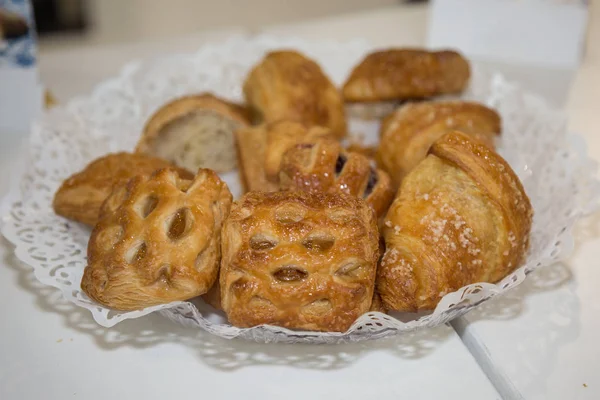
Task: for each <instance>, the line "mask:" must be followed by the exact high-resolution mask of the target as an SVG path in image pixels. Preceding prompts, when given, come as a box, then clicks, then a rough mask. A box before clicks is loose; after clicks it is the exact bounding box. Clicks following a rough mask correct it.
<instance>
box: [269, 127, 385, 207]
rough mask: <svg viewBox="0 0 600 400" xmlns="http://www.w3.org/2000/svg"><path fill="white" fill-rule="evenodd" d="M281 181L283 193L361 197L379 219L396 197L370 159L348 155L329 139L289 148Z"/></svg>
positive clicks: (283, 161)
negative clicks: (332, 193)
mask: <svg viewBox="0 0 600 400" xmlns="http://www.w3.org/2000/svg"><path fill="white" fill-rule="evenodd" d="M279 182H280V187H281V189H282V190H302V191H306V192H309V193H315V192H323V191H324V192H337V193H345V194H349V195H351V196H356V197H360V198H362V199H364V200H365V201H366V202H367V204H369V205H370V206H371V207H372V208H373V210H374V211H375V214H376V215H377V217H382V216H383V215H384V214H385V212H386V211H387V209H388V207H389V205H390V203H391V202H392V199H393V196H394V192H393V190H392V187H391V183H390V178H389V176H388V175H387V174H386V173H385V172H383V171H382V170H380V169H376V168H374V167H373V166H372V165H371V163H370V161H369V159H368V158H367V157H365V156H363V155H362V154H358V153H352V152H347V151H345V150H344V149H343V148H342V146H341V145H340V143H339V142H337V141H336V140H333V139H329V138H325V139H317V140H314V141H304V142H302V143H300V144H297V145H296V146H294V147H292V148H291V149H289V150H288V151H287V152H286V153H285V154H284V156H283V158H282V160H281V166H280V173H279Z"/></svg>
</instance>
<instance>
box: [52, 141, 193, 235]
mask: <svg viewBox="0 0 600 400" xmlns="http://www.w3.org/2000/svg"><path fill="white" fill-rule="evenodd" d="M167 167H171V168H174V169H175V170H177V171H178V172H179V173H180V174H181V175H182V176H183V177H186V178H187V179H191V178H192V177H193V176H194V174H192V173H191V172H189V171H187V170H184V169H182V168H178V167H174V166H173V165H172V164H171V163H169V162H168V161H166V160H163V159H161V158H157V157H151V156H148V155H144V154H131V153H124V152H122V153H113V154H107V155H105V156H103V157H100V158H98V159H96V160H94V161H92V162H91V163H90V164H88V165H87V166H86V167H85V168H84V169H83V170H82V171H80V172H78V173H76V174H74V175H72V176H70V177H69V178H67V179H66V180H65V181H64V182H63V183H62V185H61V186H60V188H59V189H58V191H57V192H56V194H55V195H54V201H53V203H52V206H53V208H54V212H56V213H57V214H58V215H62V216H63V217H66V218H69V219H73V220H75V221H79V222H83V223H84V224H87V225H90V226H93V225H95V224H96V222H98V213H99V211H100V206H101V205H102V203H103V202H104V200H106V198H107V197H108V195H109V194H110V192H111V191H112V190H113V188H114V187H115V186H116V185H120V184H122V183H125V182H127V181H128V180H129V179H131V178H133V177H134V176H136V175H149V174H151V173H153V172H154V171H156V170H158V169H161V168H167Z"/></svg>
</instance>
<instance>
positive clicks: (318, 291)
mask: <svg viewBox="0 0 600 400" xmlns="http://www.w3.org/2000/svg"><path fill="white" fill-rule="evenodd" d="M222 240H223V259H222V262H221V275H220V285H221V302H222V305H223V310H224V311H225V312H226V313H227V316H228V318H229V321H230V322H231V323H232V324H233V325H235V326H239V327H251V326H256V325H261V324H272V325H278V326H283V327H286V328H292V329H305V330H314V331H337V332H343V331H346V330H347V329H348V328H349V327H350V325H352V323H353V322H354V321H355V320H356V318H358V317H359V316H360V315H362V314H363V313H365V312H367V311H368V310H369V308H370V306H371V303H372V299H373V283H374V279H375V270H376V266H377V259H378V255H379V245H378V240H379V233H378V231H377V222H376V218H375V214H374V213H373V211H372V210H371V209H370V208H369V206H368V205H367V204H366V203H365V202H364V201H363V200H361V199H358V198H355V197H352V196H346V195H342V194H337V193H314V194H309V193H306V192H291V191H285V192H271V193H260V192H250V193H247V194H246V195H244V196H243V197H242V198H241V199H240V200H238V201H236V202H235V203H234V205H233V206H232V209H231V214H230V217H229V218H228V219H227V221H226V222H225V225H224V226H223V235H222Z"/></svg>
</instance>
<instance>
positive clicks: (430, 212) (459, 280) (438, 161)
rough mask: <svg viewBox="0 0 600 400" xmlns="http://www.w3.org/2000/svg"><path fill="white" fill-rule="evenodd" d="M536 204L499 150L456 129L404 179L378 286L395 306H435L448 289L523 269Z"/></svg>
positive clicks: (416, 308) (386, 302) (403, 308)
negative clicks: (498, 152)
mask: <svg viewBox="0 0 600 400" xmlns="http://www.w3.org/2000/svg"><path fill="white" fill-rule="evenodd" d="M532 217H533V210H532V207H531V204H530V202H529V199H528V197H527V195H526V194H525V191H524V189H523V186H522V185H521V182H520V181H519V179H518V178H517V176H516V175H515V173H514V172H513V171H512V169H511V168H510V166H509V165H508V164H507V163H506V161H504V160H503V159H502V158H501V157H500V156H499V155H498V154H496V153H495V152H494V151H492V150H491V149H489V148H488V147H486V146H485V145H483V144H482V143H481V142H479V141H477V140H475V139H473V138H471V137H470V136H468V135H465V134H462V133H459V132H451V133H448V134H446V135H444V136H443V137H442V138H440V139H438V140H437V141H436V142H435V144H434V145H433V146H432V147H431V149H430V151H429V155H428V156H427V158H426V159H425V160H423V161H422V162H421V163H420V164H419V165H418V166H417V167H416V168H415V169H413V170H412V171H411V172H410V173H409V174H408V175H407V176H406V178H405V179H404V181H403V182H402V186H401V187H400V190H399V192H398V195H397V197H396V199H395V200H394V202H393V203H392V206H391V207H390V210H389V211H388V214H387V216H386V222H385V227H384V229H383V235H384V238H385V243H386V251H385V255H384V257H383V259H382V262H381V265H380V267H379V270H378V276H377V290H378V292H379V294H380V295H381V298H382V300H383V303H384V305H385V306H386V307H387V308H388V309H390V310H398V311H420V310H431V309H433V308H435V306H436V305H437V304H438V302H439V300H440V298H441V297H442V296H444V295H445V294H447V293H450V292H453V291H456V290H458V289H459V288H461V287H463V286H465V285H468V284H471V283H476V282H498V281H499V280H501V279H502V278H504V277H505V276H506V275H507V274H509V273H510V272H512V271H513V270H514V269H516V268H517V267H519V266H520V265H521V263H522V262H523V260H524V259H525V253H526V251H527V249H528V246H529V233H530V230H531V223H532Z"/></svg>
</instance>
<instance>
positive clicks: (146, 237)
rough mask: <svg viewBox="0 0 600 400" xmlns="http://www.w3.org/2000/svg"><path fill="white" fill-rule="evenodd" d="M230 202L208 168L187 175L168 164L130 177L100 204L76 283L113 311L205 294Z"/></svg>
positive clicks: (215, 272)
mask: <svg viewBox="0 0 600 400" xmlns="http://www.w3.org/2000/svg"><path fill="white" fill-rule="evenodd" d="M230 206H231V193H230V192H229V189H228V188H227V185H225V183H223V182H222V181H221V180H220V179H219V177H218V176H217V175H216V174H215V173H214V172H213V171H211V170H208V169H201V170H199V171H198V175H197V176H196V177H195V178H194V179H193V180H189V179H184V178H182V177H181V176H179V175H178V174H177V173H176V172H175V171H173V170H169V169H163V170H159V171H157V172H156V173H155V174H153V175H152V176H149V177H148V176H136V177H135V178H133V179H132V180H130V181H129V182H128V183H127V184H125V185H121V186H119V187H118V188H116V189H115V190H114V191H113V193H111V195H110V196H109V197H108V199H106V201H105V202H104V204H103V205H102V211H101V213H100V221H99V222H98V224H97V225H96V227H95V228H94V230H93V231H92V236H91V237H90V241H89V243H88V266H87V267H86V268H85V271H84V274H83V279H82V281H81V288H82V289H83V291H84V292H85V293H86V294H87V295H88V296H89V297H90V298H92V299H93V300H95V301H97V302H98V303H100V304H102V305H104V306H106V307H110V308H114V309H117V310H138V309H142V308H145V307H150V306H154V305H157V304H164V303H169V302H172V301H177V300H187V299H190V298H192V297H196V296H199V295H201V294H203V293H206V292H207V291H208V289H209V288H210V287H211V286H212V285H213V283H214V282H215V280H216V279H217V275H218V271H219V260H220V258H221V252H220V250H221V247H220V246H221V243H220V242H221V226H222V223H223V220H224V219H225V218H226V217H227V214H228V212H229V208H230Z"/></svg>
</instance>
